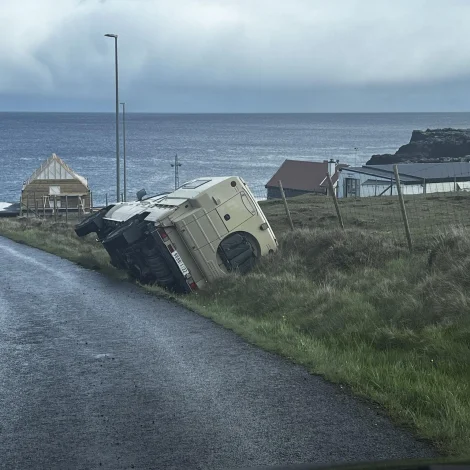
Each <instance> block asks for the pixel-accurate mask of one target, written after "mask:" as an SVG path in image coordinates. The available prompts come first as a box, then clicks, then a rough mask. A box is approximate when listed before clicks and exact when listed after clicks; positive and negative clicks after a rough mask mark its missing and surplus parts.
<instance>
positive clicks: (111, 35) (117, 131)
mask: <svg viewBox="0 0 470 470" xmlns="http://www.w3.org/2000/svg"><path fill="white" fill-rule="evenodd" d="M105 36H106V37H107V38H113V39H114V65H115V75H116V201H117V202H119V196H120V194H121V188H120V175H119V172H120V169H119V73H118V36H117V34H105Z"/></svg>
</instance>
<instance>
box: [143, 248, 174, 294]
mask: <svg viewBox="0 0 470 470" xmlns="http://www.w3.org/2000/svg"><path fill="white" fill-rule="evenodd" d="M146 262H147V265H148V267H149V268H150V271H151V272H152V274H153V276H154V277H155V281H156V282H157V283H158V284H160V285H161V286H164V287H168V286H171V285H173V284H174V282H175V278H174V276H173V274H172V273H171V271H170V268H169V267H168V266H167V265H166V263H165V260H164V259H163V258H162V257H161V256H160V255H153V256H149V257H148V258H147V259H146Z"/></svg>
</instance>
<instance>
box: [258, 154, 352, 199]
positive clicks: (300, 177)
mask: <svg viewBox="0 0 470 470" xmlns="http://www.w3.org/2000/svg"><path fill="white" fill-rule="evenodd" d="M345 166H347V165H338V169H339V168H340V167H341V168H342V167H345ZM327 173H328V162H326V161H324V162H309V161H303V160H285V161H284V163H283V164H282V165H281V166H280V168H279V169H278V170H277V171H276V173H275V174H274V175H273V177H272V178H271V179H270V180H269V181H268V182H267V183H266V188H268V187H276V188H277V187H278V186H279V180H281V181H282V186H283V187H284V189H295V190H299V191H312V192H314V191H319V192H320V191H321V192H324V190H325V187H326V181H325V180H326V174H327ZM338 176H339V172H338V171H336V173H335V174H334V175H332V177H331V179H332V181H333V184H334V183H335V182H336V181H337V180H338Z"/></svg>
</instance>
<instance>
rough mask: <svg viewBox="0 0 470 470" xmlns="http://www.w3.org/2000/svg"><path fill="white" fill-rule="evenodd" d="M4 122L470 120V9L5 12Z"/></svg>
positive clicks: (38, 4) (154, 2) (321, 1)
mask: <svg viewBox="0 0 470 470" xmlns="http://www.w3.org/2000/svg"><path fill="white" fill-rule="evenodd" d="M0 24H1V27H0V110H31V111H33V110H39V111H42V110H44V111H56V110H57V111H113V109H114V107H113V106H114V41H113V40H112V39H109V38H105V37H104V36H103V35H104V34H105V33H116V34H118V35H119V71H120V94H121V98H122V100H123V101H126V102H127V106H128V109H129V110H130V111H149V112H336V111H346V112H354V111H357V112H364V111H470V34H469V32H468V24H470V1H469V0H445V1H443V0H0Z"/></svg>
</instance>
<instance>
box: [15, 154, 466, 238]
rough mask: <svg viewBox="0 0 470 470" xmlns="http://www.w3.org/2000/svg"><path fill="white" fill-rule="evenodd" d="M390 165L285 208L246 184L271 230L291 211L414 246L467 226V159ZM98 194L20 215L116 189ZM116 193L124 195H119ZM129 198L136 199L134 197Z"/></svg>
mask: <svg viewBox="0 0 470 470" xmlns="http://www.w3.org/2000/svg"><path fill="white" fill-rule="evenodd" d="M388 167H389V168H388V170H387V172H386V174H383V175H381V176H378V175H377V174H376V175H375V176H373V177H371V175H367V174H357V175H356V176H355V179H356V181H355V182H354V184H353V185H352V183H351V181H350V179H351V178H342V177H340V178H339V180H338V182H337V184H336V187H335V188H334V190H333V191H331V190H326V188H325V191H324V193H323V194H322V195H316V196H312V195H309V196H308V197H307V199H305V198H303V197H300V198H299V197H290V198H287V199H286V209H284V207H283V205H282V201H281V200H279V204H276V200H273V199H268V192H267V189H266V188H265V186H264V185H260V184H255V185H250V184H248V186H249V188H250V190H251V192H252V193H253V195H254V196H255V198H256V199H257V200H258V201H259V202H261V203H262V207H263V210H264V212H265V214H266V215H267V217H268V219H269V220H270V222H271V225H273V228H274V230H275V231H282V230H289V228H290V221H289V220H288V216H287V212H290V217H291V219H292V224H293V225H294V227H295V228H302V227H309V228H334V227H339V226H341V225H342V226H343V227H344V228H346V229H348V228H360V229H364V230H367V231H372V232H380V233H383V234H385V235H387V236H388V237H389V239H390V240H392V241H394V242H396V243H399V244H407V243H408V244H409V243H410V239H411V244H412V246H413V247H419V246H424V245H426V244H428V242H429V240H430V239H431V238H433V237H435V236H436V234H438V233H440V232H443V231H446V230H448V229H450V228H451V227H470V163H467V162H465V163H464V162H462V163H461V164H446V163H437V164H430V165H426V166H425V168H424V169H423V172H424V173H423V176H421V177H420V176H419V174H418V175H417V170H416V167H417V165H409V166H408V165H397V168H396V170H397V176H398V179H397V177H396V176H395V174H394V171H393V169H394V168H393V166H392V165H389V166H388ZM412 167H415V168H412ZM410 169H413V170H414V172H410ZM384 172H385V170H384ZM410 173H412V174H411V175H410ZM350 176H351V175H350ZM351 185H352V186H351ZM351 187H353V189H354V191H352V192H351V191H348V188H349V189H351ZM172 191H173V188H166V190H165V188H164V189H162V190H161V191H160V193H163V192H172ZM279 194H280V193H279ZM100 196H101V197H100V199H99V200H98V201H96V200H95V199H96V198H94V197H93V195H91V198H90V204H89V206H87V207H83V208H81V206H80V205H78V208H77V204H75V205H74V207H71V206H67V203H65V206H64V203H62V205H61V206H60V205H59V204H57V203H56V204H55V205H54V204H49V206H47V207H46V209H44V207H37V205H36V206H34V205H33V207H31V203H29V208H27V209H26V210H25V201H23V215H26V216H31V217H34V216H36V217H42V216H44V217H52V218H54V219H62V220H64V219H69V218H74V219H77V218H78V219H81V218H83V217H84V216H85V215H87V214H88V213H89V212H90V211H91V210H96V209H98V208H100V207H105V206H106V205H108V204H111V203H113V202H115V201H114V199H115V195H108V194H106V193H104V194H103V193H101V194H100ZM335 198H336V201H337V206H338V209H337V208H336V207H335V203H334V202H335ZM120 199H121V200H123V199H124V197H123V195H121V197H120ZM128 199H129V200H131V199H132V200H135V197H132V198H130V197H128ZM266 200H267V201H268V202H269V201H272V204H265V203H263V201H266ZM340 220H341V223H340Z"/></svg>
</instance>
